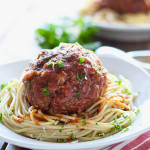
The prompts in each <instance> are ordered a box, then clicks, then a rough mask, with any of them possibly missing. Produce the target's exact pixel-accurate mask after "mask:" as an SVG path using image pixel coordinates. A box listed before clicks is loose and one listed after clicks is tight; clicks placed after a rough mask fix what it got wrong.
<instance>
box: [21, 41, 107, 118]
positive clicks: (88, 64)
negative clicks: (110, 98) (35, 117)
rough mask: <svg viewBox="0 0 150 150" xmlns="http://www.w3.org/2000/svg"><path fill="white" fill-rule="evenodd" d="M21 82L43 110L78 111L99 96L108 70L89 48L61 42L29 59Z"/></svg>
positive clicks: (68, 112) (105, 81)
mask: <svg viewBox="0 0 150 150" xmlns="http://www.w3.org/2000/svg"><path fill="white" fill-rule="evenodd" d="M23 83H24V86H25V96H26V98H27V100H28V101H29V103H30V104H31V105H33V106H34V107H35V108H38V109H41V110H42V111H43V112H44V113H46V114H50V115H53V114H56V113H61V114H73V113H81V112H83V111H85V110H86V109H87V108H89V107H90V106H91V105H92V104H94V103H95V102H96V101H98V100H99V99H100V96H101V95H102V94H103V92H104V89H105V88H106V87H107V72H106V70H105V69H104V68H103V66H102V64H101V62H100V60H99V58H98V57H97V56H96V55H95V54H94V53H93V52H92V51H90V50H86V49H84V48H83V47H82V46H81V45H79V44H78V43H75V44H65V43H61V44H60V45H59V47H56V48H54V49H53V50H42V51H41V52H40V54H39V55H38V57H37V58H36V59H35V60H33V61H31V62H30V63H29V65H28V67H27V68H26V69H25V71H24V77H23Z"/></svg>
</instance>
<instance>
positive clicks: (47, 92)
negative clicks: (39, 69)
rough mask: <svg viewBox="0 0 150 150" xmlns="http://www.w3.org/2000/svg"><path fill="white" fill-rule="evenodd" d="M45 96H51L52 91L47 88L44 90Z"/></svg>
mask: <svg viewBox="0 0 150 150" xmlns="http://www.w3.org/2000/svg"><path fill="white" fill-rule="evenodd" d="M42 92H43V94H44V95H48V94H50V93H51V91H50V90H47V89H46V88H43V91H42Z"/></svg>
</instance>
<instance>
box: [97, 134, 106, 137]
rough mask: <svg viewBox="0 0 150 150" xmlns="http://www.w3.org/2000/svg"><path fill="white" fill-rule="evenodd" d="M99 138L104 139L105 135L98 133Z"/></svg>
mask: <svg viewBox="0 0 150 150" xmlns="http://www.w3.org/2000/svg"><path fill="white" fill-rule="evenodd" d="M97 136H99V137H104V136H105V135H104V134H100V133H97Z"/></svg>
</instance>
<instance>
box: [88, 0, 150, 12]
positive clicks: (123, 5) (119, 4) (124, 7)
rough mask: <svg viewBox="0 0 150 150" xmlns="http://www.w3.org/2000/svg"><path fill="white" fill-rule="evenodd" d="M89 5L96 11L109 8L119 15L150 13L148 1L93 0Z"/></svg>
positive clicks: (149, 2) (149, 1) (149, 0)
mask: <svg viewBox="0 0 150 150" xmlns="http://www.w3.org/2000/svg"><path fill="white" fill-rule="evenodd" d="M91 5H92V6H93V7H94V8H96V11H97V10H99V9H101V8H110V9H113V10H115V11H117V12H119V13H138V12H148V11H150V0H93V1H91Z"/></svg>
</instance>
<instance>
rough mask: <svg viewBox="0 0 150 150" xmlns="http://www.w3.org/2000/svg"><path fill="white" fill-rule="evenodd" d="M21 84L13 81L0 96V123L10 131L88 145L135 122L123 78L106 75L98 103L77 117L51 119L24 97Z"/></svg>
mask: <svg viewBox="0 0 150 150" xmlns="http://www.w3.org/2000/svg"><path fill="white" fill-rule="evenodd" d="M24 90H25V89H24V84H23V82H22V80H20V81H18V80H17V79H13V80H12V81H11V82H9V83H8V85H7V86H5V87H4V88H3V89H2V91H1V93H0V97H1V103H0V113H1V115H2V123H3V124H4V125H5V126H6V127H8V128H9V129H10V130H12V131H14V132H16V133H18V134H21V135H24V136H27V137H30V138H34V139H38V140H42V141H51V142H69V141H70V142H71V141H90V140H97V139H100V138H104V137H107V136H110V135H113V134H115V133H117V132H119V131H121V130H122V131H127V128H126V127H127V126H129V125H130V124H131V123H132V122H133V121H134V120H135V119H136V114H135V112H134V111H135V108H134V106H133V100H134V98H135V97H136V94H135V93H134V92H133V91H132V86H131V83H130V82H129V80H128V79H126V78H125V77H123V76H121V75H120V76H119V77H117V76H116V75H114V74H110V73H109V74H108V87H107V88H106V89H105V92H104V94H103V96H102V97H100V100H99V101H97V102H96V103H94V104H93V105H92V106H91V107H90V108H88V109H87V110H86V111H85V112H83V113H81V114H79V115H78V114H73V115H64V114H56V115H55V116H52V115H46V114H43V113H42V111H41V110H38V109H35V108H34V107H33V106H31V105H30V104H29V103H28V101H27V100H26V98H25V96H24Z"/></svg>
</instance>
